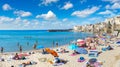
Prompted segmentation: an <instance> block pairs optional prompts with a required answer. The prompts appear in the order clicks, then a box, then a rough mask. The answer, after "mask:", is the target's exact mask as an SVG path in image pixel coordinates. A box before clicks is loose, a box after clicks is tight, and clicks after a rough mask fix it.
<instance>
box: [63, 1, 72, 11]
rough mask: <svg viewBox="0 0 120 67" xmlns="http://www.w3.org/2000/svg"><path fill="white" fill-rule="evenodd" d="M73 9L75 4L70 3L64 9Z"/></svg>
mask: <svg viewBox="0 0 120 67" xmlns="http://www.w3.org/2000/svg"><path fill="white" fill-rule="evenodd" d="M72 7H73V4H72V3H70V2H67V3H66V4H65V5H64V6H63V7H62V9H65V10H68V9H70V8H72Z"/></svg>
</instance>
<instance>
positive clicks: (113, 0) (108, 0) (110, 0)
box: [102, 0, 120, 3]
mask: <svg viewBox="0 0 120 67" xmlns="http://www.w3.org/2000/svg"><path fill="white" fill-rule="evenodd" d="M102 1H104V2H110V3H120V0H102Z"/></svg>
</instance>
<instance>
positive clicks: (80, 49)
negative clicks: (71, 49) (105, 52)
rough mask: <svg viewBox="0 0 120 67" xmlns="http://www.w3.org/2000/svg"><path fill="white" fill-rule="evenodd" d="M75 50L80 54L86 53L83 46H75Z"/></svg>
mask: <svg viewBox="0 0 120 67" xmlns="http://www.w3.org/2000/svg"><path fill="white" fill-rule="evenodd" d="M75 51H76V52H78V53H80V54H87V53H88V51H87V50H86V49H85V48H81V47H80V48H77V49H75Z"/></svg>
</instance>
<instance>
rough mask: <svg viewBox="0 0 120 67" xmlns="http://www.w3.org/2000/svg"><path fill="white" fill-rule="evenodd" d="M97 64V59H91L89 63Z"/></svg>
mask: <svg viewBox="0 0 120 67" xmlns="http://www.w3.org/2000/svg"><path fill="white" fill-rule="evenodd" d="M95 62H97V59H96V58H91V59H89V63H91V64H94V63H95Z"/></svg>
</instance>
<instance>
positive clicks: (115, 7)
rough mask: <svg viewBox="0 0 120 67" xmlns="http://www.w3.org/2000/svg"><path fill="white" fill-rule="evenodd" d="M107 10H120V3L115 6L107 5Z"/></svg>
mask: <svg viewBox="0 0 120 67" xmlns="http://www.w3.org/2000/svg"><path fill="white" fill-rule="evenodd" d="M105 8H106V9H120V3H114V4H113V5H106V7H105Z"/></svg>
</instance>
